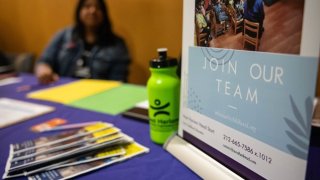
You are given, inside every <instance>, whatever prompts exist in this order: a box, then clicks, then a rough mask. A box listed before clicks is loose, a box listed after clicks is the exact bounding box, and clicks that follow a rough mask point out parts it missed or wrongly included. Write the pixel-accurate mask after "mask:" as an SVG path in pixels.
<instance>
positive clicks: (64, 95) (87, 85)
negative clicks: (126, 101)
mask: <svg viewBox="0 0 320 180" xmlns="http://www.w3.org/2000/svg"><path fill="white" fill-rule="evenodd" d="M120 84H121V83H120V82H117V81H106V80H92V79H82V80H79V81H76V82H72V83H68V84H65V85H61V86H57V87H53V88H48V89H44V90H40V91H35V92H31V93H29V94H28V95H27V97H28V98H33V99H40V100H47V101H53V102H58V103H62V104H67V103H71V102H73V101H76V100H79V99H82V98H85V97H88V96H90V95H93V94H97V93H100V92H102V91H105V90H108V89H112V88H114V87H117V86H119V85H120Z"/></svg>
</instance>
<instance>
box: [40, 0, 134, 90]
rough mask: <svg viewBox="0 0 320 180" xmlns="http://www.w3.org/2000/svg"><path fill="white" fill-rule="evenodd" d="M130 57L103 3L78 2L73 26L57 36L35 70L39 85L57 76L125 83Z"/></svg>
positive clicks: (56, 78) (98, 1)
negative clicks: (113, 29)
mask: <svg viewBox="0 0 320 180" xmlns="http://www.w3.org/2000/svg"><path fill="white" fill-rule="evenodd" d="M129 64H130V58H129V54H128V50H127V47H126V45H125V42H124V41H123V40H122V39H121V38H120V37H118V36H116V35H115V34H114V33H113V31H112V27H111V22H110V20H109V17H108V12H107V7H106V4H105V3H104V1H103V0H79V2H78V5H77V8H76V12H75V25H74V26H72V27H67V28H65V29H63V30H62V31H60V32H59V33H57V34H56V36H55V37H54V38H53V40H52V42H51V43H50V44H49V46H48V47H47V48H46V49H45V51H44V52H43V54H42V55H41V56H40V59H39V61H38V63H37V65H36V68H35V75H36V77H37V78H38V80H39V82H40V83H42V84H49V83H52V82H54V81H57V80H58V79H59V76H66V77H74V78H92V79H108V80H118V81H124V82H126V81H127V76H128V68H129Z"/></svg>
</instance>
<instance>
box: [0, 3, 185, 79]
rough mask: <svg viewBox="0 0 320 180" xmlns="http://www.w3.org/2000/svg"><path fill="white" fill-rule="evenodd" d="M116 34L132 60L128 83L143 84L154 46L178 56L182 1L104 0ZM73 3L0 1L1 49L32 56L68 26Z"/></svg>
mask: <svg viewBox="0 0 320 180" xmlns="http://www.w3.org/2000/svg"><path fill="white" fill-rule="evenodd" d="M106 2H107V4H108V8H109V15H110V18H111V21H112V23H113V30H114V32H115V33H116V34H118V35H120V36H121V37H122V38H124V39H125V41H126V43H127V46H128V48H129V51H130V55H131V57H132V60H133V62H132V64H131V66H130V76H129V82H131V83H136V84H145V83H146V81H147V79H148V77H149V75H150V73H149V69H148V61H149V59H151V58H153V57H156V56H157V52H156V49H157V48H158V47H167V48H168V49H169V55H170V56H174V57H178V56H179V54H180V52H181V44H182V40H181V39H182V0H174V1H172V0H106ZM76 3H77V0H0V49H1V50H3V51H7V52H33V53H34V54H35V55H36V56H37V57H38V56H39V54H41V52H42V51H43V49H44V48H45V46H46V45H47V43H48V42H49V41H50V39H51V38H52V36H53V35H54V34H55V33H56V32H57V31H58V30H59V29H61V28H63V27H65V26H68V25H70V24H72V23H73V16H74V9H75V6H76Z"/></svg>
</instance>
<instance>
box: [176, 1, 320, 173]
mask: <svg viewBox="0 0 320 180" xmlns="http://www.w3.org/2000/svg"><path fill="white" fill-rule="evenodd" d="M242 2H243V3H244V4H241V3H242ZM247 3H249V1H246V0H244V1H234V3H233V4H232V3H231V4H230V3H225V2H224V1H217V2H216V3H215V1H207V0H185V1H184V15H183V18H184V19H183V20H184V27H183V57H182V58H183V62H184V63H183V67H182V88H181V89H182V90H181V94H182V95H181V109H180V122H179V135H180V136H182V137H184V138H188V137H190V136H192V137H193V138H192V139H193V140H191V139H189V140H191V142H192V141H200V142H203V143H205V144H206V145H208V146H210V148H212V149H213V150H212V154H211V153H210V152H207V153H208V154H209V155H210V156H215V152H219V153H222V154H224V155H225V156H226V157H227V158H230V159H231V160H232V161H234V162H235V163H231V164H237V163H238V164H240V165H241V166H244V167H245V168H247V169H249V171H250V172H252V173H253V174H256V176H254V177H263V178H266V179H304V178H305V173H306V165H307V158H308V149H309V139H310V131H311V119H312V112H313V99H314V95H315V89H316V79H317V74H318V55H319V44H320V43H319V39H320V38H319V34H320V33H319V32H320V31H319V27H320V25H319V23H318V24H315V27H313V28H312V27H309V22H310V20H311V19H312V17H313V16H314V15H318V16H319V13H318V12H316V11H315V10H316V9H315V8H314V6H316V5H319V2H316V1H312V0H301V1H296V0H294V1H285V2H284V1H275V2H273V1H262V0H256V2H255V5H254V6H260V11H263V12H260V13H263V15H264V18H262V19H259V20H258V21H257V22H258V23H257V27H256V28H257V32H256V34H254V32H248V29H249V30H250V31H252V28H254V27H253V26H254V25H252V24H251V25H247V21H245V19H248V18H250V17H248V16H247V15H246V12H247V11H250V10H249V7H248V4H247ZM259 3H260V4H259ZM219 6H220V7H223V8H221V9H219ZM284 9H286V10H285V11H284ZM232 12H234V13H232ZM224 13H225V17H223V15H224ZM277 14H278V15H279V14H281V16H278V15H277ZM293 16H294V17H295V18H292V17H293ZM213 18H214V19H213ZM223 18H224V19H223ZM235 19H236V20H237V21H239V22H241V23H239V24H237V23H236V21H234V20H235ZM219 20H220V22H219ZM217 22H219V23H217ZM284 23H285V25H284ZM279 24H281V25H279ZM221 26H222V28H221ZM239 26H240V27H239ZM247 26H251V27H249V28H248V27H247ZM250 28H251V29H250ZM310 33H311V34H313V35H314V36H315V39H311V41H310ZM247 36H250V37H255V36H257V38H256V41H257V42H256V43H255V42H252V41H253V40H252V38H251V39H250V38H249V40H246V37H247ZM186 134H187V135H186ZM194 139H195V140H194ZM192 143H194V144H199V143H197V142H192ZM198 148H200V149H202V147H198ZM228 166H230V167H231V169H232V168H237V167H239V166H238V165H236V166H235V167H232V165H230V164H229V165H228ZM233 170H234V171H237V170H236V169H233ZM241 176H244V177H245V176H246V174H241ZM250 176H251V175H250ZM251 177H252V176H251Z"/></svg>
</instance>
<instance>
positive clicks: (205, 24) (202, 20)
mask: <svg viewBox="0 0 320 180" xmlns="http://www.w3.org/2000/svg"><path fill="white" fill-rule="evenodd" d="M195 11H196V12H195V14H196V23H197V26H198V28H199V31H200V32H201V33H206V34H207V35H206V41H205V42H204V45H205V46H207V45H208V43H209V41H210V40H211V39H212V38H211V22H210V19H208V18H207V16H206V11H205V9H204V1H203V0H197V1H196V9H195Z"/></svg>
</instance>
